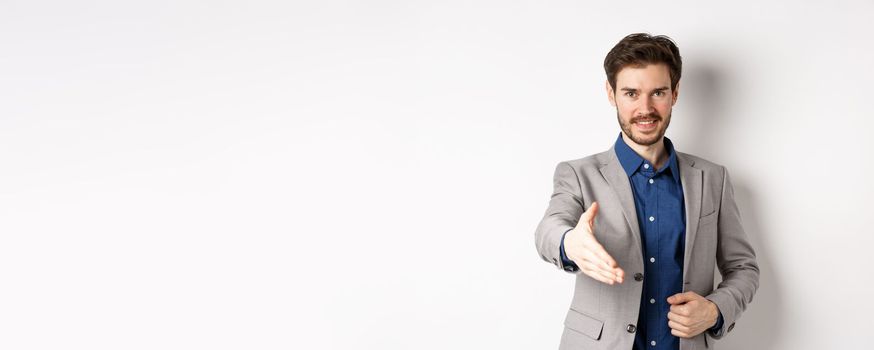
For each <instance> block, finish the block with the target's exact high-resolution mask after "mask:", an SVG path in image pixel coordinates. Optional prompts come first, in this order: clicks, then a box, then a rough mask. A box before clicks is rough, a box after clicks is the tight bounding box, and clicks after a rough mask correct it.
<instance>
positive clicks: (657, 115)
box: [631, 112, 662, 123]
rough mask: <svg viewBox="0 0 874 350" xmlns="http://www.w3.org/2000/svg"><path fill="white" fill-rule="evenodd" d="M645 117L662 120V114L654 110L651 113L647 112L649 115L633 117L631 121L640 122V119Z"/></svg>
mask: <svg viewBox="0 0 874 350" xmlns="http://www.w3.org/2000/svg"><path fill="white" fill-rule="evenodd" d="M644 119H652V120H655V121H661V120H662V116H661V115H659V113H658V112H653V113H650V114H647V115H641V116H637V117H634V118H632V119H631V122H632V123H637V122H639V121H641V120H644Z"/></svg>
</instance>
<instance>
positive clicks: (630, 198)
mask: <svg viewBox="0 0 874 350" xmlns="http://www.w3.org/2000/svg"><path fill="white" fill-rule="evenodd" d="M606 153H607V154H605V155H604V157H602V160H603V161H602V165H601V168H600V169H599V170H600V171H601V176H603V177H604V179H605V180H607V183H608V184H610V188H611V189H612V190H613V192H614V193H616V197H618V198H619V203H620V204H622V213H623V214H624V215H625V221H626V222H628V226H630V227H631V232H632V233H633V234H634V238H635V240H636V242H637V244H638V247H642V246H643V245H642V242H641V236H640V225H638V223H637V210H636V209H635V204H634V194H633V193H632V192H631V182H629V181H628V175H627V174H625V170H624V169H622V164H620V163H619V158H617V157H616V152H615V149H614V147H611V148H610V150H609V151H607V152H606ZM642 257H643V256H642V255H641V258H642Z"/></svg>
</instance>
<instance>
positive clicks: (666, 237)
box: [560, 133, 723, 350]
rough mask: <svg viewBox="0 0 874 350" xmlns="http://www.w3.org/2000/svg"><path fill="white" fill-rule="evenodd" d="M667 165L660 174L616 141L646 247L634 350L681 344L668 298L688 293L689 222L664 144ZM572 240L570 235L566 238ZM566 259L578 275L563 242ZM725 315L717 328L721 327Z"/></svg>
mask: <svg viewBox="0 0 874 350" xmlns="http://www.w3.org/2000/svg"><path fill="white" fill-rule="evenodd" d="M664 145H665V151H666V152H667V153H668V161H667V163H665V165H663V166H662V168H661V169H655V166H654V165H653V164H652V163H650V162H649V161H647V160H645V159H643V158H642V157H641V156H639V155H638V154H637V153H636V152H634V150H632V149H631V147H629V146H628V145H627V144H626V143H625V141H624V140H623V139H622V134H621V133H620V134H619V138H617V139H616V144H615V147H614V150H615V151H616V157H617V158H618V159H619V163H620V164H621V165H622V168H623V169H624V170H625V173H626V174H627V175H628V180H629V182H630V183H631V189H632V193H633V194H634V205H635V209H636V211H637V222H638V223H639V225H640V233H641V240H642V241H643V242H642V243H643V245H642V246H643V257H644V276H649V277H648V278H645V279H644V280H643V293H642V295H641V301H640V316H639V317H638V321H637V332H636V334H635V339H634V349H640V350H643V349H652V350H662V349H664V350H669V349H670V350H678V349H679V348H680V341H679V338H677V337H676V336H674V335H672V334H671V328H670V327H669V326H668V312H669V311H670V308H671V305H670V304H668V301H667V299H668V297H670V296H672V295H674V294H677V293H682V291H683V259H684V252H685V244H686V218H685V215H686V213H685V205H684V203H683V186H682V182H681V181H680V167H679V164H678V162H677V155H676V152H675V151H674V146H673V144H672V143H671V140H669V139H668V138H667V137H665V138H664ZM565 234H567V233H565ZM560 252H561V259H562V260H563V262H564V264H565V266H568V265H569V266H571V268H572V270H573V271H576V270H578V267H577V266H576V264H574V263H573V261H571V260H570V259H568V258H567V256H566V255H565V252H564V239H562V243H561V247H560ZM722 323H723V320H722V315H721V314H720V315H719V319H718V320H717V322H716V325H714V326H713V328H711V329H712V330H718V329H720V328H721V327H722Z"/></svg>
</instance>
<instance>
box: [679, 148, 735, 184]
mask: <svg viewBox="0 0 874 350" xmlns="http://www.w3.org/2000/svg"><path fill="white" fill-rule="evenodd" d="M677 158H678V160H679V162H680V166H681V167H682V166H683V165H684V164H685V165H688V166H691V167H693V168H695V169H700V170H701V171H702V172H703V174H704V177H705V179H706V178H711V179H715V180H716V181H718V182H722V181H723V179H724V178H725V177H726V176H727V174H728V170H727V169H726V167H725V166H724V165H722V164H719V163H716V162H713V161H711V160H707V159H704V158H702V157H699V156H696V155H693V154H689V153H684V152H679V151H678V152H677ZM681 171H682V170H681Z"/></svg>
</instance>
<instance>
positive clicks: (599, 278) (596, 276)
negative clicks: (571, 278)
mask: <svg viewBox="0 0 874 350" xmlns="http://www.w3.org/2000/svg"><path fill="white" fill-rule="evenodd" d="M589 266H590V265H586V267H585V268H582V267H581V268H580V270H582V271H583V273H585V274H586V276H589V277H591V278H593V279H595V280H596V281H600V282H604V283H607V284H613V280H611V279H609V278H605V277H604V276H601V274H599V273H597V272H595V271H594V270H592V269H591V268H589Z"/></svg>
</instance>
